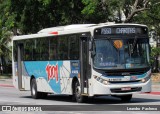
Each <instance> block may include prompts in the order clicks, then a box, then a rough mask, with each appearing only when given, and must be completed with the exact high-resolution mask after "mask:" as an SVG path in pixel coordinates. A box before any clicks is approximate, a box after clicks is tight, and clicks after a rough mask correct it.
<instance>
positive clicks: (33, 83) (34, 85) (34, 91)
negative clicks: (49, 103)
mask: <svg viewBox="0 0 160 114" xmlns="http://www.w3.org/2000/svg"><path fill="white" fill-rule="evenodd" d="M31 96H32V98H34V99H39V98H46V97H47V93H43V92H38V91H37V83H36V79H35V78H33V79H32V80H31Z"/></svg>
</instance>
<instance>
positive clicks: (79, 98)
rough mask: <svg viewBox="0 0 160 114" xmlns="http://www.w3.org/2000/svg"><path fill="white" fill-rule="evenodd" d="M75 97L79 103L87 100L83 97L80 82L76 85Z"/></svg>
mask: <svg viewBox="0 0 160 114" xmlns="http://www.w3.org/2000/svg"><path fill="white" fill-rule="evenodd" d="M74 97H75V99H76V101H77V102H78V103H82V102H84V101H85V100H86V96H82V95H81V87H80V84H79V82H78V81H76V82H75V84H74Z"/></svg>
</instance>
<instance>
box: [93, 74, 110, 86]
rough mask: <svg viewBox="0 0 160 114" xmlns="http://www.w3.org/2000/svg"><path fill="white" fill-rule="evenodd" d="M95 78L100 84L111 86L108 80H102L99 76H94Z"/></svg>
mask: <svg viewBox="0 0 160 114" xmlns="http://www.w3.org/2000/svg"><path fill="white" fill-rule="evenodd" d="M93 77H94V79H96V80H97V81H98V82H100V83H102V84H104V85H109V82H108V81H107V80H105V79H102V78H100V77H98V76H93Z"/></svg>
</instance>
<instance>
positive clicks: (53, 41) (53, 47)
mask: <svg viewBox="0 0 160 114" xmlns="http://www.w3.org/2000/svg"><path fill="white" fill-rule="evenodd" d="M49 45H50V46H49V60H57V38H55V37H54V38H50V40H49Z"/></svg>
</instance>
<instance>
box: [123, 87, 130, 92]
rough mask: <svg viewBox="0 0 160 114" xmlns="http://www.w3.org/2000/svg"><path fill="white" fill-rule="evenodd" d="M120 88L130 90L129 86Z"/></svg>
mask: <svg viewBox="0 0 160 114" xmlns="http://www.w3.org/2000/svg"><path fill="white" fill-rule="evenodd" d="M121 90H122V91H126V90H131V88H130V87H123V88H121Z"/></svg>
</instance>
